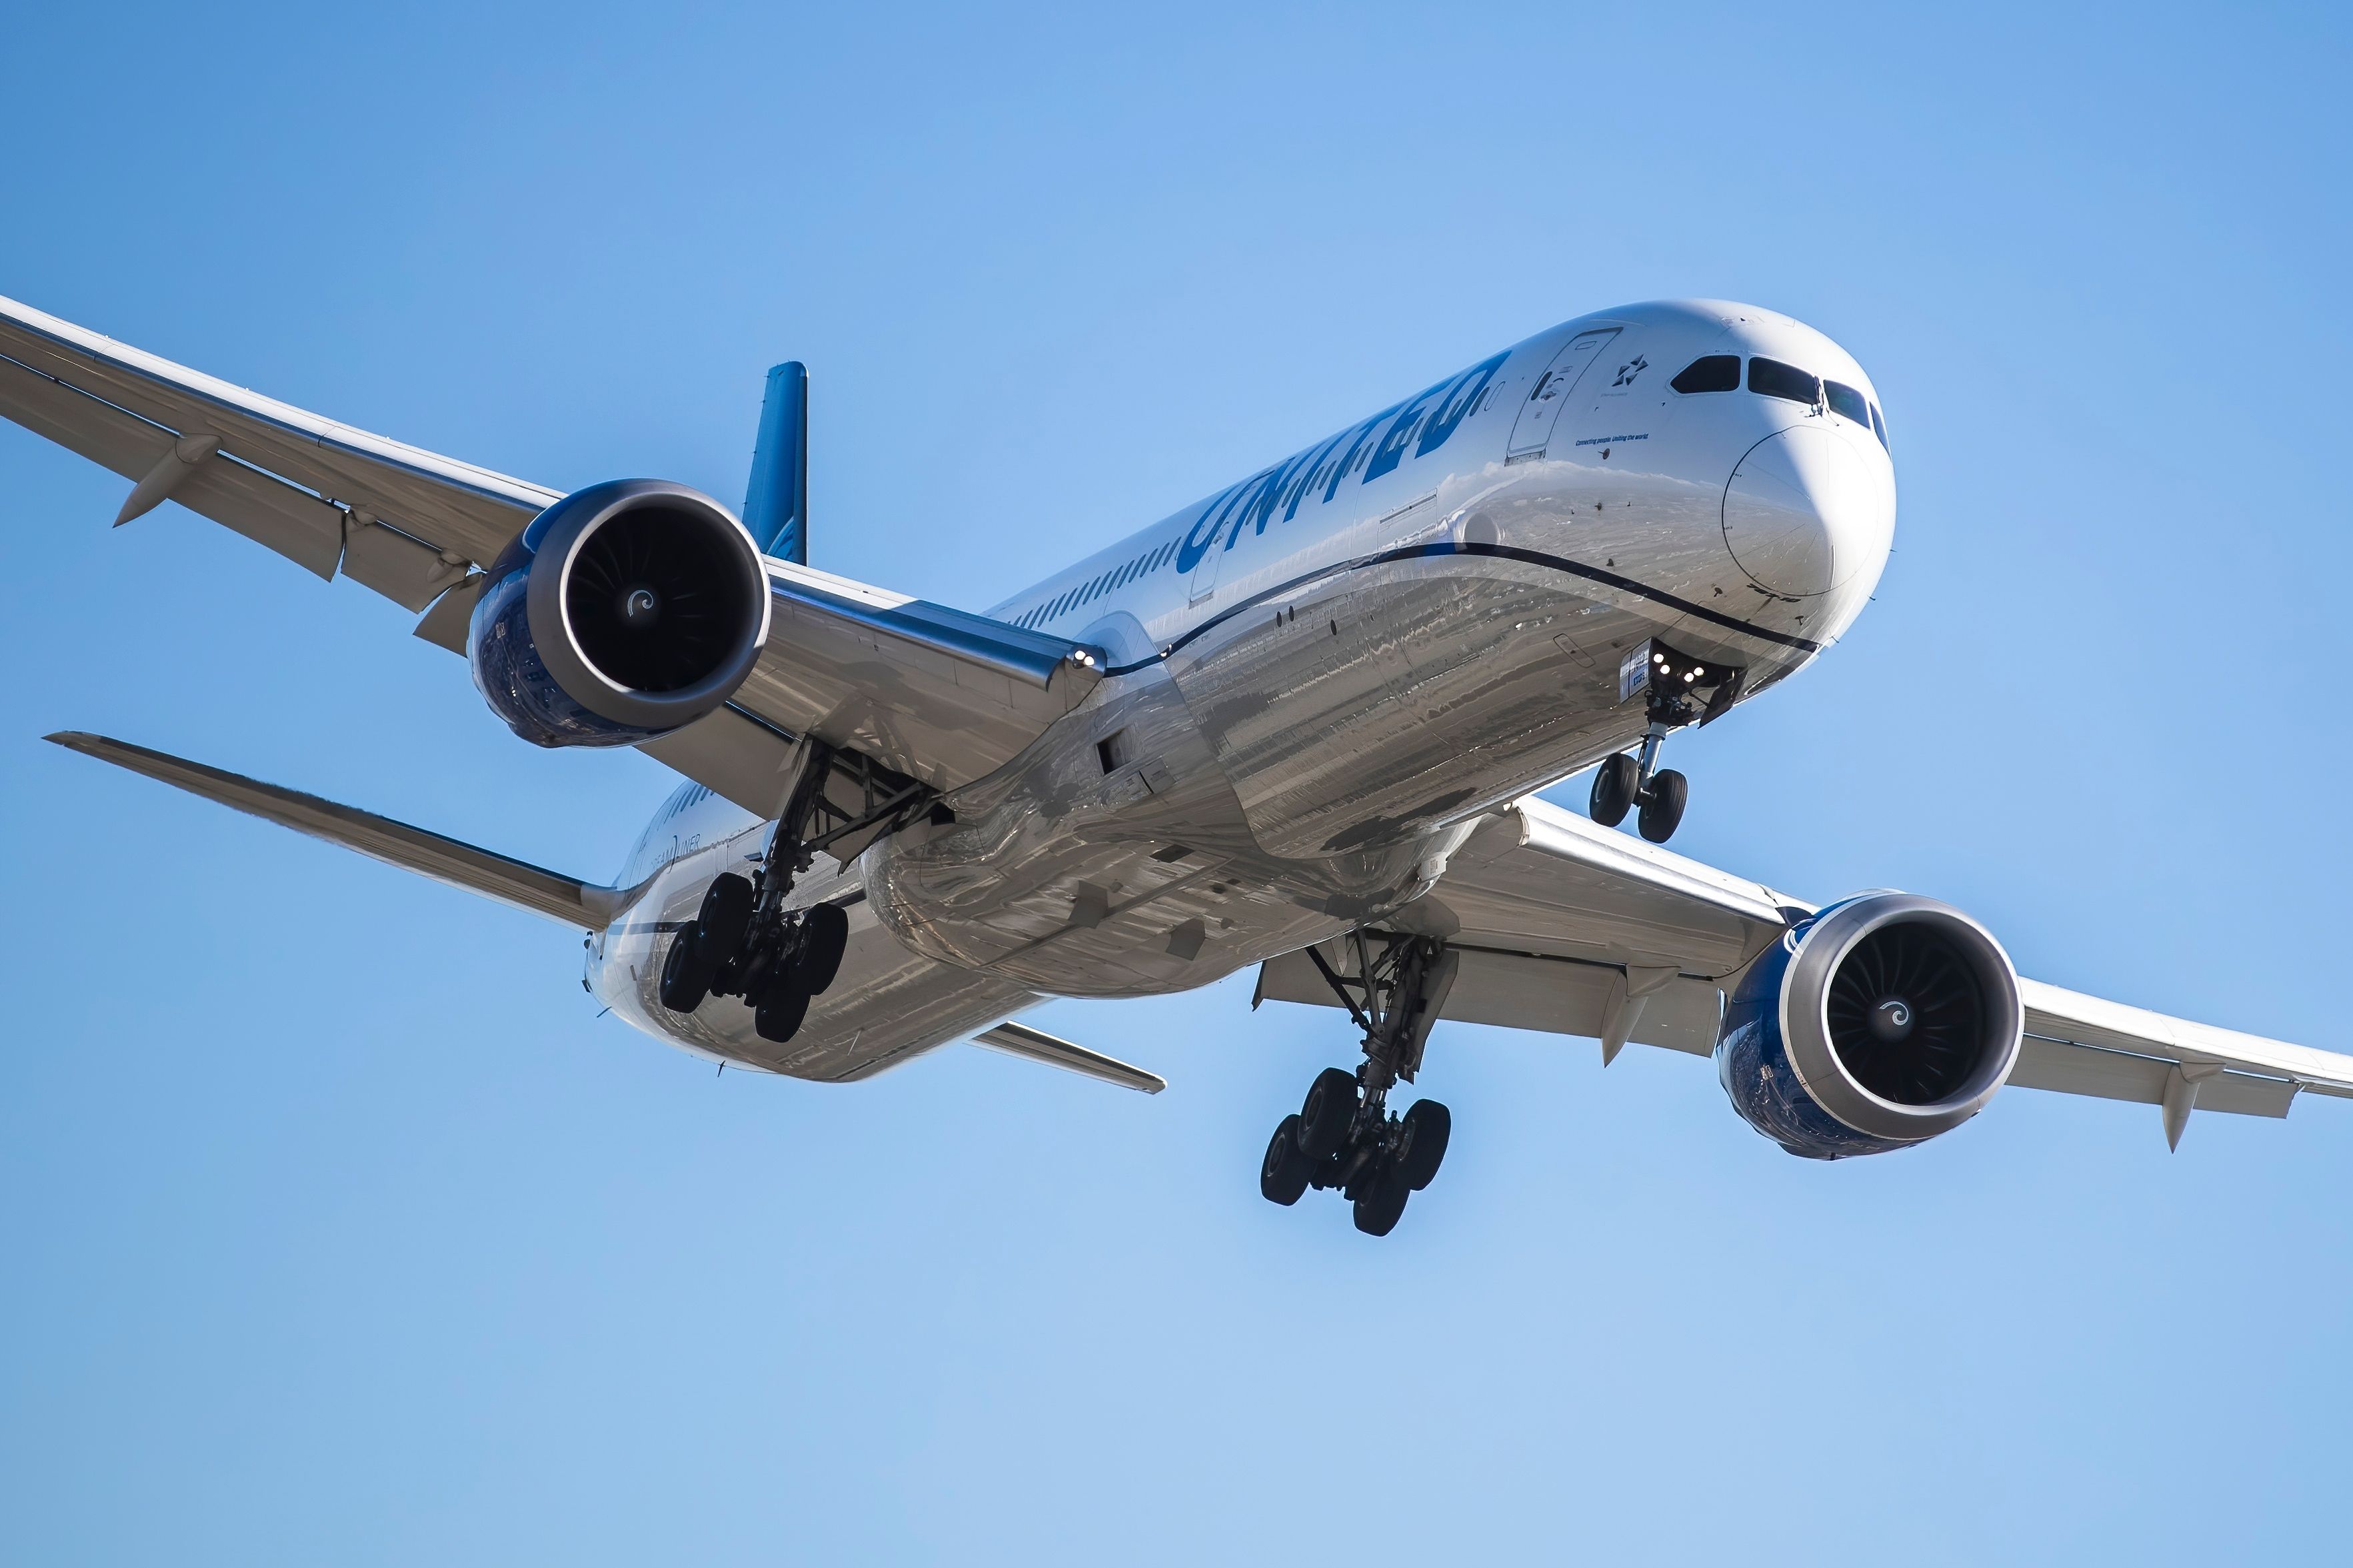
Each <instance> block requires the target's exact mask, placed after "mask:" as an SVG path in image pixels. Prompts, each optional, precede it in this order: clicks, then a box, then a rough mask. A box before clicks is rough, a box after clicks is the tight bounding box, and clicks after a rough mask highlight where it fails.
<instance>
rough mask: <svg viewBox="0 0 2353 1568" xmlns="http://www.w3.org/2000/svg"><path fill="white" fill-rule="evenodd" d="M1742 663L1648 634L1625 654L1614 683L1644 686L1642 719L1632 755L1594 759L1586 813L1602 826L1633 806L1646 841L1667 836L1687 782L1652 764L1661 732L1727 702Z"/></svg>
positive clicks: (1715, 713)
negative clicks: (1706, 657) (1715, 659)
mask: <svg viewBox="0 0 2353 1568" xmlns="http://www.w3.org/2000/svg"><path fill="white" fill-rule="evenodd" d="M1743 673H1744V672H1743V671H1742V670H1739V669H1736V668H1731V667H1729V666H1725V665H1720V664H1710V663H1707V662H1704V661H1703V660H1700V659H1696V658H1692V657H1691V656H1689V655H1688V654H1681V653H1677V652H1676V651H1675V650H1674V649H1672V648H1671V647H1667V646H1666V645H1665V644H1664V643H1662V642H1660V641H1658V640H1656V639H1655V638H1654V639H1652V640H1651V641H1649V642H1646V643H1644V644H1642V645H1641V647H1637V648H1636V649H1635V650H1634V651H1633V652H1632V653H1631V654H1630V655H1629V656H1628V657H1627V660H1626V663H1625V664H1624V666H1622V667H1621V668H1620V670H1619V681H1620V689H1621V690H1622V691H1624V692H1625V693H1626V694H1627V695H1628V696H1631V695H1632V694H1633V692H1634V691H1635V690H1636V689H1646V690H1647V691H1648V692H1649V694H1650V695H1649V699H1648V702H1647V708H1648V712H1649V717H1650V727H1649V728H1648V729H1647V730H1645V731H1643V735H1642V750H1641V755H1640V756H1639V757H1632V756H1629V755H1627V754H1626V753H1625V752H1618V753H1617V754H1616V755H1614V756H1609V757H1605V758H1603V759H1602V762H1601V766H1600V767H1599V769H1598V770H1596V771H1595V773H1594V775H1593V798H1592V801H1591V803H1590V805H1589V807H1588V815H1589V816H1591V817H1592V818H1593V820H1594V821H1596V822H1598V823H1599V824H1600V825H1601V826H1604V827H1615V826H1618V825H1619V824H1620V823H1621V822H1623V821H1625V820H1626V813H1627V812H1629V811H1630V810H1634V809H1636V808H1640V812H1641V815H1640V816H1637V817H1636V818H1635V826H1636V827H1637V829H1638V830H1639V831H1640V832H1641V835H1642V837H1645V838H1647V839H1649V840H1650V841H1651V843H1653V844H1664V843H1665V842H1666V841H1667V840H1668V839H1670V838H1672V837H1674V836H1675V829H1676V828H1677V827H1678V826H1682V824H1683V805H1684V802H1685V801H1687V800H1688V799H1689V798H1690V795H1691V784H1690V781H1689V780H1687V779H1685V778H1684V777H1683V774H1681V773H1677V772H1675V770H1674V769H1672V768H1662V767H1661V766H1659V752H1660V749H1661V748H1662V746H1663V745H1665V743H1666V739H1667V732H1668V731H1671V730H1674V729H1678V728H1680V727H1682V726H1683V725H1685V724H1692V723H1699V724H1705V723H1707V722H1709V721H1711V720H1714V719H1716V718H1718V717H1720V716H1722V715H1723V714H1724V713H1725V712H1727V711H1729V710H1730V709H1731V707H1732V705H1733V703H1735V702H1736V701H1737V700H1739V698H1740V684H1741V677H1742V675H1743Z"/></svg>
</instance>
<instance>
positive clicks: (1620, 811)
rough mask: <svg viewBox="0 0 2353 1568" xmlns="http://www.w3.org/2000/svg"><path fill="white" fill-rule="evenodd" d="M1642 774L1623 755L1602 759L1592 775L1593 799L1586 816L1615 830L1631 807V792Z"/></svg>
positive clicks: (1632, 760) (1626, 756) (1615, 754)
mask: <svg viewBox="0 0 2353 1568" xmlns="http://www.w3.org/2000/svg"><path fill="white" fill-rule="evenodd" d="M1640 779H1641V770H1640V769H1639V768H1637V767H1636V766H1635V765H1634V759H1633V758H1631V757H1630V756H1628V755H1627V754H1626V753H1625V752H1614V753H1612V754H1611V755H1609V756H1607V757H1604V758H1602V759H1601V765H1600V766H1599V768H1596V769H1595V770H1594V773H1593V798H1592V800H1591V801H1590V802H1589V803H1588V805H1587V807H1586V815H1587V816H1590V817H1591V818H1592V819H1593V820H1594V821H1595V822H1597V823H1599V824H1600V825H1601V826H1604V827H1615V826H1618V825H1619V824H1620V823H1621V822H1623V821H1625V820H1626V813H1627V812H1628V811H1630V810H1631V809H1632V807H1633V805H1634V789H1635V785H1636V784H1637V783H1638V782H1639V781H1640Z"/></svg>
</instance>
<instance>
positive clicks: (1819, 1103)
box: [1715, 893, 2025, 1160]
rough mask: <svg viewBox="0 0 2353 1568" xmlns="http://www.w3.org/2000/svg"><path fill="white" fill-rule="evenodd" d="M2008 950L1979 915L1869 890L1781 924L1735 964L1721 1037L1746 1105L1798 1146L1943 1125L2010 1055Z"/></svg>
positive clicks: (1759, 1121)
mask: <svg viewBox="0 0 2353 1568" xmlns="http://www.w3.org/2000/svg"><path fill="white" fill-rule="evenodd" d="M2024 1025H2025V1014H2024V1012H2023V1010H2022V1009H2021V1006H2020V1004H2019V996H2018V972H2017V971H2016V970H2015V969H2013V968H2012V967H2011V966H2010V955H2009V954H2008V953H2006V952H2003V951H2002V949H2001V944H2000V942H1996V941H1994V939H1993V936H1992V933H1990V932H1989V931H1987V930H1986V929H1985V928H1984V927H1983V926H1981V925H1979V924H1978V923H1977V921H1973V920H1971V919H1969V918H1968V916H1967V915H1965V914H1963V913H1961V912H1960V911H1959V910H1956V909H1953V908H1951V907H1950V906H1949V905H1946V904H1940V903H1938V902H1937V901H1936V900H1934V899H1924V898H1919V897H1915V895H1913V894H1909V893H1865V894H1862V895H1861V896H1859V897H1856V898H1852V899H1849V900H1846V901H1844V902H1842V903H1837V904H1832V905H1831V907H1830V908H1828V909H1826V910H1822V911H1821V912H1820V914H1818V915H1816V916H1814V917H1813V918H1812V919H1811V920H1809V921H1806V922H1804V923H1803V924H1801V925H1799V926H1797V927H1796V928H1794V929H1793V930H1791V931H1789V932H1788V934H1787V935H1786V936H1784V937H1783V938H1782V939H1781V940H1780V941H1779V942H1776V943H1774V944H1773V946H1772V947H1771V948H1769V949H1767V951H1766V952H1764V953H1763V954H1762V955H1761V956H1759V957H1758V958H1757V961H1756V962H1755V963H1752V964H1750V965H1749V967H1748V971H1747V973H1746V974H1744V975H1743V976H1742V977H1741V980H1740V984H1738V985H1737V986H1736V988H1735V989H1734V991H1733V993H1732V996H1731V998H1730V1000H1729V1001H1728V1002H1727V1003H1726V1004H1725V1011H1724V1023H1723V1026H1722V1027H1721V1028H1720V1029H1719V1030H1718V1032H1717V1035H1716V1042H1715V1065H1716V1076H1717V1077H1718V1078H1719V1079H1721V1080H1722V1081H1723V1084H1724V1091H1725V1094H1727V1095H1729V1096H1731V1098H1732V1105H1733V1109H1734V1110H1737V1111H1739V1112H1740V1115H1741V1119H1742V1120H1743V1121H1746V1122H1747V1123H1748V1125H1750V1126H1751V1127H1754V1128H1755V1129H1757V1131H1759V1132H1762V1133H1763V1134H1765V1136H1767V1138H1770V1139H1772V1140H1773V1141H1774V1142H1777V1143H1778V1144H1780V1145H1781V1147H1782V1148H1784V1149H1787V1150H1788V1152H1790V1153H1792V1154H1799V1155H1803V1156H1804V1157H1806V1158H1808V1159H1812V1160H1839V1159H1844V1158H1845V1157H1847V1156H1848V1155H1851V1154H1882V1153H1885V1152H1887V1151H1889V1150H1891V1149H1904V1148H1908V1147H1910V1146H1911V1145H1913V1144H1915V1143H1919V1142H1925V1141H1926V1140H1927V1139H1930V1138H1934V1137H1935V1136H1936V1134H1938V1133H1939V1132H1948V1131H1951V1130H1952V1129H1954V1128H1956V1127H1957V1126H1959V1125H1960V1124H1961V1123H1962V1122H1964V1121H1968V1119H1969V1118H1970V1117H1972V1116H1975V1115H1976V1114H1977V1113H1978V1111H1979V1110H1983V1109H1984V1108H1985V1104H1986V1102H1987V1101H1988V1100H1991V1099H1992V1098H1993V1097H1994V1094H1995V1092H1996V1091H1997V1090H1999V1089H2000V1088H2001V1086H2002V1085H2003V1084H2005V1083H2007V1082H2008V1081H2010V1070H2011V1068H2014V1067H2016V1066H2017V1064H2018V1047H2019V1040H2020V1037H2021V1034H2022V1032H2023V1029H2024Z"/></svg>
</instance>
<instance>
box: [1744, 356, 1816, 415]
mask: <svg viewBox="0 0 2353 1568" xmlns="http://www.w3.org/2000/svg"><path fill="white" fill-rule="evenodd" d="M1748 390H1749V391H1751V392H1761V393H1763V394H1764V395H1766V396H1767V397H1786V398H1788V400H1789V401H1790V402H1792V403H1820V401H1821V400H1822V384H1821V383H1820V381H1818V380H1816V379H1815V378H1814V377H1813V375H1812V374H1810V373H1808V372H1806V371H1802V370H1799V368H1798V367H1797V366H1796V365H1793V364H1783V363H1781V362H1780V361H1779V360H1777V359H1767V358H1766V357H1765V356H1764V355H1763V354H1758V355H1757V357H1756V358H1754V359H1752V360H1750V361H1749V362H1748Z"/></svg>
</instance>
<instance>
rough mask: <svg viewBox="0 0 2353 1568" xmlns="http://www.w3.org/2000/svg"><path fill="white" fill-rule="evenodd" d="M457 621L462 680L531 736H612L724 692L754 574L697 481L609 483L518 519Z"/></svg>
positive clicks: (756, 596)
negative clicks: (462, 629) (465, 661)
mask: <svg viewBox="0 0 2353 1568" xmlns="http://www.w3.org/2000/svg"><path fill="white" fill-rule="evenodd" d="M488 578H489V581H488V582H487V583H486V584H484V586H483V588H482V592H481V594H480V597H478V598H477V599H476V600H475V602H474V614H473V619H472V623H471V625H470V627H469V630H468V637H467V649H468V657H469V658H470V661H471V662H472V665H473V670H474V684H475V685H476V686H477V687H479V688H480V690H481V693H482V696H483V698H484V700H487V701H488V702H489V703H490V705H491V709H492V710H494V711H495V712H496V713H497V714H498V715H499V717H500V718H501V719H503V720H505V721H507V725H508V727H509V728H510V729H512V730H513V731H514V732H515V733H516V734H518V735H521V736H522V738H523V739H524V740H526V741H529V742H532V743H533V745H539V746H627V745H633V744H635V743H636V742H639V741H645V740H650V739H652V738H653V737H654V736H656V735H662V734H667V733H669V732H670V731H672V730H676V729H679V728H681V726H684V725H687V724H691V723H692V722H694V721H696V720H697V719H700V718H702V716H703V715H704V714H706V713H709V712H710V711H712V710H713V709H715V708H717V707H718V706H719V705H720V704H721V703H723V702H724V701H726V700H727V699H728V698H729V697H730V696H732V695H733V693H734V690H735V689H736V688H737V687H739V686H741V685H742V684H743V683H744V677H746V676H748V675H749V674H751V673H752V666H753V665H754V663H755V662H757V660H758V659H759V657H760V649H761V647H763V646H765V643H766V642H767V638H768V577H767V571H766V569H765V567H764V566H762V565H761V563H760V552H759V548H758V546H756V545H755V544H754V543H753V542H752V536H751V535H750V534H749V533H746V532H745V531H744V526H743V524H741V523H739V522H737V521H735V519H734V518H733V517H732V516H730V515H729V514H728V512H727V510H726V509H725V508H724V507H723V506H721V505H720V504H719V503H718V502H717V501H715V500H712V499H711V498H710V497H709V496H706V495H704V494H702V492H701V491H700V490H694V489H688V488H687V487H686V486H684V485H674V484H670V483H666V482H665V481H662V480H659V479H615V480H611V481H608V482H607V483H605V484H601V485H591V486H589V487H588V488H587V489H585V490H580V491H577V492H575V493H574V494H572V495H568V496H566V497H565V498H564V499H563V500H560V501H557V502H556V503H555V504H554V506H551V507H549V508H548V509H547V510H545V511H543V512H541V513H540V514H539V515H538V516H537V517H535V518H533V520H532V521H531V524H530V526H528V527H526V528H525V529H524V530H523V531H522V534H521V535H520V536H518V537H517V538H516V540H515V541H514V542H513V543H512V544H510V545H508V546H507V548H506V549H505V551H503V552H501V554H500V556H499V558H498V560H497V561H496V562H495V563H493V564H492V565H491V569H490V572H489V574H488Z"/></svg>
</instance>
